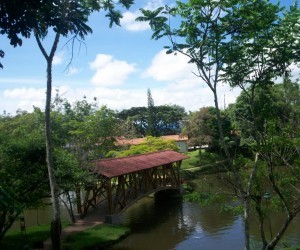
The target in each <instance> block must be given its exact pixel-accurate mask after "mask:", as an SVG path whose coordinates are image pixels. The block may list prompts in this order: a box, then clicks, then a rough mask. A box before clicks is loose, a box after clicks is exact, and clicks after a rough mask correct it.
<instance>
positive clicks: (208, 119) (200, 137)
mask: <svg viewBox="0 0 300 250" xmlns="http://www.w3.org/2000/svg"><path fill="white" fill-rule="evenodd" d="M184 133H186V134H187V135H188V137H189V145H190V146H194V147H195V146H201V145H208V146H209V147H216V146H217V145H218V125H217V119H216V114H215V109H214V108H213V107H203V108H201V109H200V110H199V111H195V112H192V113H190V115H189V118H188V119H187V120H186V121H185V126H184Z"/></svg>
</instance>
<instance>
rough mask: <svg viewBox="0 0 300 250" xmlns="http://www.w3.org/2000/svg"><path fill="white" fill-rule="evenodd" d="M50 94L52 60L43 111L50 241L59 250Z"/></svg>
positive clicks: (59, 232) (58, 215)
mask: <svg viewBox="0 0 300 250" xmlns="http://www.w3.org/2000/svg"><path fill="white" fill-rule="evenodd" d="M51 92H52V60H49V61H48V62H47V92H46V109H45V125H46V131H45V133H46V160H47V167H48V176H49V182H50V190H51V200H52V211H53V214H52V222H51V240H52V247H53V249H55V250H59V249H61V244H60V242H61V220H60V209H59V200H58V188H57V183H56V178H55V171H54V164H53V155H52V140H51V117H50V113H51Z"/></svg>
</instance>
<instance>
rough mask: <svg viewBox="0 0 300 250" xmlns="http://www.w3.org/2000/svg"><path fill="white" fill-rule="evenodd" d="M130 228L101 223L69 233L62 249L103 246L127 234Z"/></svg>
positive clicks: (78, 249)
mask: <svg viewBox="0 0 300 250" xmlns="http://www.w3.org/2000/svg"><path fill="white" fill-rule="evenodd" d="M129 232H130V229H129V228H127V227H124V226H119V225H108V224H101V225H98V226H96V227H93V228H90V229H87V230H85V231H83V232H78V233H74V234H71V235H70V236H68V238H67V239H65V241H64V244H63V249H65V250H68V249H70V250H71V249H72V250H80V249H82V250H83V249H91V248H93V247H96V246H97V247H105V246H107V245H110V244H111V243H113V242H115V241H118V240H120V239H122V238H124V237H125V236H126V235H128V234H129Z"/></svg>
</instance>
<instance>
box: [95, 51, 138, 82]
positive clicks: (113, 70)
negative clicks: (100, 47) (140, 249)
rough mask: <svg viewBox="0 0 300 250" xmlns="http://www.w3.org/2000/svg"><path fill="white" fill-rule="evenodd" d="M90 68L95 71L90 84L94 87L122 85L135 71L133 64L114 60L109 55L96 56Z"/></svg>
mask: <svg viewBox="0 0 300 250" xmlns="http://www.w3.org/2000/svg"><path fill="white" fill-rule="evenodd" d="M90 68H91V69H92V70H95V71H96V73H95V74H94V76H93V78H92V79H91V82H92V83H93V84H94V85H96V86H117V85H122V84H123V83H124V81H125V80H126V79H127V78H128V76H129V74H131V73H133V72H135V71H136V66H135V64H129V63H127V62H126V61H120V60H116V59H114V58H113V57H112V56H111V55H104V54H98V55H97V56H96V59H95V60H94V61H93V62H91V63H90Z"/></svg>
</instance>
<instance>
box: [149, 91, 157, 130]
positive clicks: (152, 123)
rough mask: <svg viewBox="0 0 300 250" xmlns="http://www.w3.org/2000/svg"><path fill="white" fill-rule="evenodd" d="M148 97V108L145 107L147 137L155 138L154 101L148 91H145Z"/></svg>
mask: <svg viewBox="0 0 300 250" xmlns="http://www.w3.org/2000/svg"><path fill="white" fill-rule="evenodd" d="M147 97H148V107H147V115H148V116H147V123H148V124H147V125H148V126H147V135H148V136H157V134H158V133H157V130H156V114H155V111H154V101H153V98H152V95H151V91H150V89H148V90H147Z"/></svg>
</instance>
